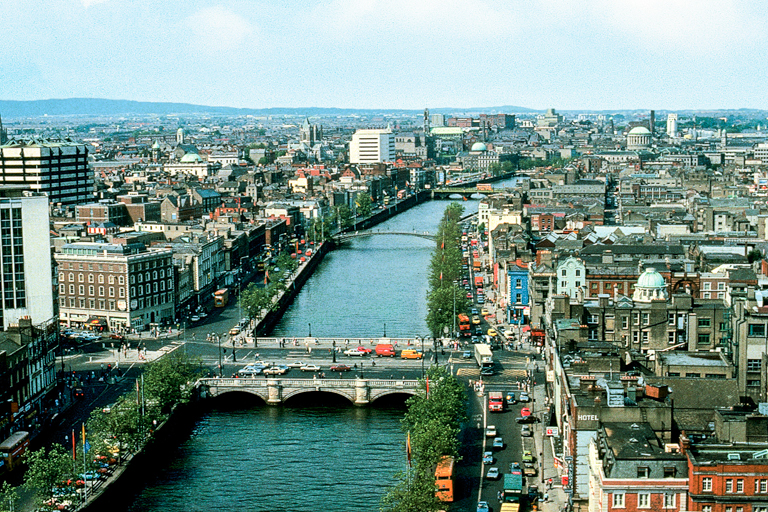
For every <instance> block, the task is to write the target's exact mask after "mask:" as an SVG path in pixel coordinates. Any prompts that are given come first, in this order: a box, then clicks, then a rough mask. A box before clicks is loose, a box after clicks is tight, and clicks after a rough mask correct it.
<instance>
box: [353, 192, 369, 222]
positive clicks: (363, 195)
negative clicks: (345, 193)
mask: <svg viewBox="0 0 768 512" xmlns="http://www.w3.org/2000/svg"><path fill="white" fill-rule="evenodd" d="M355 205H357V214H358V215H360V216H362V217H368V216H369V215H370V214H371V211H373V199H371V195H370V194H369V193H368V192H359V193H358V194H357V197H356V198H355Z"/></svg>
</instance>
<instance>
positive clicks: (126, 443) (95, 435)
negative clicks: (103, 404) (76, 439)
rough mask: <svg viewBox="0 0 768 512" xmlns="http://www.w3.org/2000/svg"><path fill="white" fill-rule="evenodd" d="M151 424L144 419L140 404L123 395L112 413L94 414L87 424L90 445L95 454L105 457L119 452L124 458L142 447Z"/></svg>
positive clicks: (96, 410) (99, 411) (97, 411)
mask: <svg viewBox="0 0 768 512" xmlns="http://www.w3.org/2000/svg"><path fill="white" fill-rule="evenodd" d="M149 424H150V421H149V419H148V418H147V417H146V416H142V415H141V409H140V405H139V403H138V400H136V398H135V397H132V399H131V398H128V395H124V396H123V397H121V399H120V400H118V401H117V402H116V403H115V404H114V405H113V406H112V407H111V408H110V411H109V412H104V411H102V410H101V409H95V410H94V411H92V412H91V416H90V417H89V418H88V422H87V423H86V426H87V432H88V434H87V435H88V439H89V441H88V442H89V443H90V445H91V447H92V448H93V449H94V450H95V453H96V454H99V455H106V454H108V453H112V451H113V450H114V449H118V450H119V452H120V457H121V458H122V457H124V456H125V455H126V454H127V453H130V452H134V451H136V450H137V449H138V448H139V447H140V446H141V444H142V442H143V440H144V433H145V432H147V430H148V427H149Z"/></svg>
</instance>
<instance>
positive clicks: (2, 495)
mask: <svg viewBox="0 0 768 512" xmlns="http://www.w3.org/2000/svg"><path fill="white" fill-rule="evenodd" d="M18 504H19V493H18V491H16V488H15V487H13V486H12V485H11V484H9V483H8V482H3V485H2V487H0V512H11V511H14V510H17V507H18Z"/></svg>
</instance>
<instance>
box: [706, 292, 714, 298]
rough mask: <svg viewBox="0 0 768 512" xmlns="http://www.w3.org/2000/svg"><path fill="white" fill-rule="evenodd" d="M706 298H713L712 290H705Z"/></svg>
mask: <svg viewBox="0 0 768 512" xmlns="http://www.w3.org/2000/svg"><path fill="white" fill-rule="evenodd" d="M704 298H705V299H711V298H712V293H710V292H704Z"/></svg>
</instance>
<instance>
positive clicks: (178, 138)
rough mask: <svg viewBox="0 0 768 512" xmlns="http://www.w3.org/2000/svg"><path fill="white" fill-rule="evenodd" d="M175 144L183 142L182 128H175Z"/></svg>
mask: <svg viewBox="0 0 768 512" xmlns="http://www.w3.org/2000/svg"><path fill="white" fill-rule="evenodd" d="M176 144H184V128H179V129H178V130H176Z"/></svg>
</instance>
